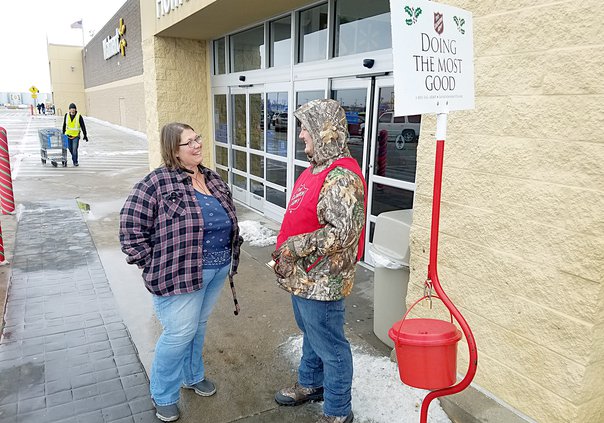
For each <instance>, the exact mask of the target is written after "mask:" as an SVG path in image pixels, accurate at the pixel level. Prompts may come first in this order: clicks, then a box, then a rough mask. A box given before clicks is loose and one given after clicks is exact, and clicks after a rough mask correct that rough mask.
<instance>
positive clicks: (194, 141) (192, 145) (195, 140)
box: [178, 135, 201, 148]
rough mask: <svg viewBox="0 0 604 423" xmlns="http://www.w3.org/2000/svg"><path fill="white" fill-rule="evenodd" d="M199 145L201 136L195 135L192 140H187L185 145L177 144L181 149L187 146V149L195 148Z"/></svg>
mask: <svg viewBox="0 0 604 423" xmlns="http://www.w3.org/2000/svg"><path fill="white" fill-rule="evenodd" d="M196 144H197V145H201V135H197V136H196V137H195V138H193V139H192V140H189V141H187V142H185V143H182V144H178V145H179V146H181V147H184V146H185V145H188V146H189V148H195V145H196Z"/></svg>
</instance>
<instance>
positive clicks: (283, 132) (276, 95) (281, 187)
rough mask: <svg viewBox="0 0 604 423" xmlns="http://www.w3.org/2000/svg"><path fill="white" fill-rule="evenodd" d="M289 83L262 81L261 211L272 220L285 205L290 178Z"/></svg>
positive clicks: (281, 212)
mask: <svg viewBox="0 0 604 423" xmlns="http://www.w3.org/2000/svg"><path fill="white" fill-rule="evenodd" d="M290 92H291V86H290V84H288V83H285V84H266V85H265V94H264V97H263V108H262V111H263V116H264V121H263V123H262V127H263V130H264V133H265V138H266V147H265V150H264V152H265V154H264V157H265V164H266V166H265V168H266V174H265V180H264V185H265V190H266V195H265V203H264V213H265V214H266V215H267V216H268V217H270V218H272V219H275V220H278V221H280V220H282V219H283V215H284V214H285V207H286V205H287V186H288V185H287V184H288V180H289V178H290V176H289V175H290V173H291V172H289V169H290V167H289V166H288V160H289V158H290V156H291V154H290V151H291V144H290V142H289V139H290V137H289V134H290V125H289V119H290V117H289V112H290V107H289V106H290V103H291V101H290Z"/></svg>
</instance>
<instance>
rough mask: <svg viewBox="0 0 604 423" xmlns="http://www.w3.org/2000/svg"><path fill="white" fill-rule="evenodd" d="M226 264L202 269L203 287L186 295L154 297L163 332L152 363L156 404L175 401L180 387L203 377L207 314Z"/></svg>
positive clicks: (215, 299)
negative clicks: (203, 351) (215, 267)
mask: <svg viewBox="0 0 604 423" xmlns="http://www.w3.org/2000/svg"><path fill="white" fill-rule="evenodd" d="M229 267H230V264H229V265H226V266H224V267H222V268H220V269H204V270H203V275H202V277H203V287H202V288H201V289H200V290H198V291H195V292H191V293H189V294H179V295H170V296H167V297H162V296H159V295H154V296H153V307H154V309H155V314H156V315H157V318H158V319H159V321H160V322H161V324H162V327H163V329H164V330H163V332H162V334H161V336H160V337H159V340H158V341H157V344H156V345H155V357H154V358H153V365H152V366H151V397H152V398H153V400H154V401H155V403H156V404H157V405H171V404H176V403H177V402H178V400H179V398H180V386H181V385H182V384H185V385H187V386H191V385H195V384H196V383H198V382H201V381H202V380H203V379H204V378H205V369H204V366H203V358H202V355H201V353H202V350H203V341H204V338H205V334H206V326H207V323H208V317H210V313H211V312H212V309H213V308H214V305H215V304H216V301H217V300H218V297H219V296H220V291H221V289H222V287H223V286H224V280H225V279H226V277H227V275H228V273H229Z"/></svg>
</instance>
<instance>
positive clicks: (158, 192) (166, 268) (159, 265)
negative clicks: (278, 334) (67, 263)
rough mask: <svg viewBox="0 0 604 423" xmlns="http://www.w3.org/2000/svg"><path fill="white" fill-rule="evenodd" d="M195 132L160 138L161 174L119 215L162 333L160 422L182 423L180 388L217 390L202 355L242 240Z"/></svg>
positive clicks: (156, 381) (174, 130)
mask: <svg viewBox="0 0 604 423" xmlns="http://www.w3.org/2000/svg"><path fill="white" fill-rule="evenodd" d="M201 147H202V142H201V137H200V136H198V135H197V134H196V133H195V131H194V130H193V128H191V127H190V126H189V125H186V124H183V123H170V124H168V125H166V126H164V127H163V128H162V130H161V136H160V149H161V155H162V159H163V164H164V166H162V167H160V168H158V169H155V170H154V171H152V172H151V173H149V174H148V175H147V176H146V177H145V178H144V179H143V180H142V181H140V182H139V183H137V184H136V185H135V186H134V189H133V190H132V192H131V194H130V196H129V197H128V199H127V200H126V203H125V204H124V207H123V208H122V210H121V213H120V242H121V245H122V251H123V252H124V253H125V254H126V255H127V258H126V261H127V262H128V263H130V264H136V265H137V266H138V267H139V268H141V269H143V279H144V281H145V287H146V288H147V290H148V291H149V292H151V294H153V306H154V309H155V313H156V315H157V318H158V319H159V321H160V322H161V324H162V326H163V333H162V334H161V336H160V338H159V340H158V341H157V345H156V347H155V357H154V359H153V365H152V368H151V397H152V399H153V402H154V404H155V408H156V415H157V417H158V418H159V419H160V420H162V421H174V420H177V419H178V417H179V411H178V406H177V403H178V400H179V397H180V388H181V386H182V387H184V388H185V389H192V390H194V391H195V393H197V394H198V395H201V396H210V395H213V394H214V393H215V392H216V387H215V385H214V383H213V382H211V381H210V380H209V379H208V378H207V377H206V373H205V368H204V363H203V358H202V350H203V344H204V337H205V332H206V325H207V322H208V318H209V316H210V313H211V312H212V309H213V308H214V305H215V303H216V301H217V300H218V297H219V294H220V291H221V290H222V287H223V285H224V281H225V278H226V277H227V276H229V279H230V280H231V288H232V289H233V298H234V300H235V314H237V313H238V311H239V310H238V308H239V306H238V304H237V300H236V298H235V291H234V288H233V285H232V277H233V275H234V274H235V273H236V272H237V266H238V264H239V249H240V246H241V243H242V241H243V240H242V239H241V237H240V236H239V226H238V223H237V216H236V213H235V205H234V203H233V199H232V195H231V192H230V190H229V187H228V185H227V184H226V183H225V182H224V181H223V180H222V179H221V178H220V176H219V175H218V174H217V173H216V172H214V171H212V170H210V169H208V168H207V167H204V166H203V165H202V164H201V161H202V148H201Z"/></svg>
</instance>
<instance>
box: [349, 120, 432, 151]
mask: <svg viewBox="0 0 604 423" xmlns="http://www.w3.org/2000/svg"><path fill="white" fill-rule="evenodd" d="M421 122H422V116H421V115H411V116H394V112H393V111H392V110H387V111H385V112H384V113H382V114H381V115H380V117H379V118H378V133H379V131H381V130H382V129H385V130H386V131H388V141H390V142H395V143H396V148H398V149H399V150H402V149H403V148H404V147H405V143H408V142H415V141H417V140H418V138H419V129H420V126H421ZM359 133H360V135H361V137H363V136H364V134H365V122H363V123H361V125H360V128H359Z"/></svg>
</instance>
